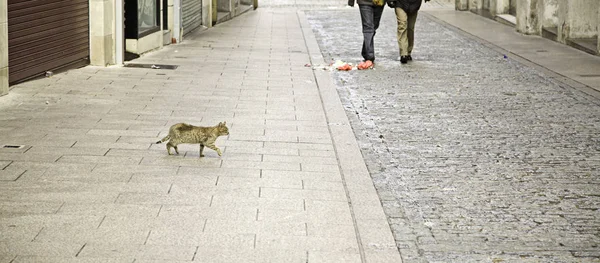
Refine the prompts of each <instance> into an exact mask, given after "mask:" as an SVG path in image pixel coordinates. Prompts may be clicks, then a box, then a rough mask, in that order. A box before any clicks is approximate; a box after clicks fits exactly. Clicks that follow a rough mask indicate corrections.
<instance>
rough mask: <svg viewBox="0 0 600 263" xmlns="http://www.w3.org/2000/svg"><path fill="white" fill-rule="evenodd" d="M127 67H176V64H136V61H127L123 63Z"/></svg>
mask: <svg viewBox="0 0 600 263" xmlns="http://www.w3.org/2000/svg"><path fill="white" fill-rule="evenodd" d="M125 67H127V68H151V69H176V68H177V67H179V66H177V65H164V64H137V63H128V64H125Z"/></svg>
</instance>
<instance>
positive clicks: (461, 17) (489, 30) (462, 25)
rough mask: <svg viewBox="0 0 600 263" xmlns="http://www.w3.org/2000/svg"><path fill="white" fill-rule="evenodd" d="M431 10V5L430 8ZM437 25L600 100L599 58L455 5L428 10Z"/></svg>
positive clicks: (425, 11)
mask: <svg viewBox="0 0 600 263" xmlns="http://www.w3.org/2000/svg"><path fill="white" fill-rule="evenodd" d="M427 7H430V6H427ZM423 11H424V13H426V14H428V15H430V17H432V18H434V19H435V20H437V22H439V23H442V24H446V25H449V26H451V27H452V28H454V29H456V30H458V31H461V32H463V33H467V34H468V35H470V36H471V37H474V38H476V39H478V40H479V41H480V42H481V43H482V44H484V45H485V46H488V47H490V48H492V49H494V50H497V51H498V52H501V53H503V54H506V55H507V56H508V57H509V58H511V59H515V60H517V61H518V62H520V63H523V64H525V65H527V66H530V67H533V68H535V69H536V70H539V71H541V72H543V73H544V74H546V75H549V76H550V77H552V78H553V79H554V80H556V81H559V82H562V83H564V84H566V85H568V86H570V87H573V88H575V89H578V90H581V91H583V92H585V93H587V94H589V95H591V96H593V97H596V98H600V58H599V57H598V56H594V55H591V54H588V53H586V52H583V51H580V50H577V49H575V48H572V47H570V46H567V45H565V44H561V43H558V42H555V41H552V40H549V39H545V38H542V37H540V36H532V35H524V34H521V33H519V32H517V31H516V30H515V28H514V27H511V26H507V25H504V24H501V23H498V22H496V21H494V20H491V19H488V18H485V17H482V16H479V15H476V14H473V13H471V12H469V11H455V10H454V6H445V8H425V9H424V10H423Z"/></svg>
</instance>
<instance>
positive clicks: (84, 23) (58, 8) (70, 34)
mask: <svg viewBox="0 0 600 263" xmlns="http://www.w3.org/2000/svg"><path fill="white" fill-rule="evenodd" d="M88 1H89V0H8V67H9V82H10V83H15V82H18V81H21V80H24V79H28V78H31V77H35V76H38V75H41V74H43V73H45V72H46V71H49V70H56V69H58V68H64V67H66V66H81V65H86V64H89V55H90V52H89V46H90V45H89V8H88Z"/></svg>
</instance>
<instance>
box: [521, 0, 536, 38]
mask: <svg viewBox="0 0 600 263" xmlns="http://www.w3.org/2000/svg"><path fill="white" fill-rule="evenodd" d="M539 1H541V0H520V1H518V2H517V25H516V29H517V31H518V32H521V33H523V34H539V33H540V32H541V31H540V29H541V26H540V23H539V22H540V20H539V17H538V10H537V8H538V2H539Z"/></svg>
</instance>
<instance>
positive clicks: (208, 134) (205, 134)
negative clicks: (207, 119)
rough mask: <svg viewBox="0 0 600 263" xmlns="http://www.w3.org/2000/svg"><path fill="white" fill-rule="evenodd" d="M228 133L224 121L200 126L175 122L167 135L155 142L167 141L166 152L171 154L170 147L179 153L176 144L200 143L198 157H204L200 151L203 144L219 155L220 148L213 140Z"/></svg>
mask: <svg viewBox="0 0 600 263" xmlns="http://www.w3.org/2000/svg"><path fill="white" fill-rule="evenodd" d="M224 135H229V129H228V128H227V126H226V123H225V122H219V124H218V125H217V126H213V127H200V126H193V125H189V124H187V123H177V124H174V125H173V126H171V128H170V129H169V135H167V136H165V137H164V138H162V140H160V141H157V142H156V143H157V144H158V143H162V142H164V141H167V140H169V142H167V152H168V153H169V155H171V147H173V149H175V152H176V153H177V154H179V151H178V150H177V145H178V144H182V143H191V144H195V143H199V144H200V157H204V155H203V154H202V151H203V150H204V146H206V147H208V148H211V149H213V150H215V151H217V154H219V156H221V150H220V149H219V148H217V146H215V141H216V140H217V138H218V137H219V136H224Z"/></svg>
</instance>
